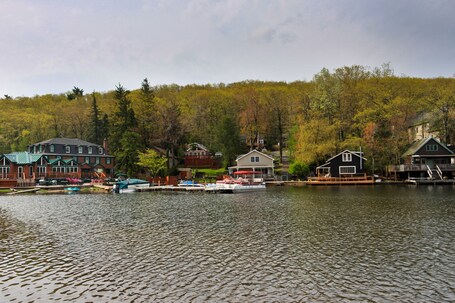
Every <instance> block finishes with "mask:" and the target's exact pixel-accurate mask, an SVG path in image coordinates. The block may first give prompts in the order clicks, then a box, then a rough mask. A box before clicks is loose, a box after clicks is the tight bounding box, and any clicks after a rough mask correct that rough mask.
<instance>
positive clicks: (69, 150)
mask: <svg viewBox="0 0 455 303" xmlns="http://www.w3.org/2000/svg"><path fill="white" fill-rule="evenodd" d="M65 152H66V153H67V154H69V153H70V152H71V146H69V145H67V146H65Z"/></svg>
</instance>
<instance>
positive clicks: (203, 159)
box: [184, 143, 221, 169]
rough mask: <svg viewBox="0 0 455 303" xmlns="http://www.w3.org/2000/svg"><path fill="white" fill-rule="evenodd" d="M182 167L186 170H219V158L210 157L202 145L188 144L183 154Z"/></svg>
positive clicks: (210, 154) (209, 153)
mask: <svg viewBox="0 0 455 303" xmlns="http://www.w3.org/2000/svg"><path fill="white" fill-rule="evenodd" d="M184 166H185V167H188V168H214V169H216V168H220V167H221V157H217V156H214V155H212V153H211V152H210V151H209V150H208V148H206V147H205V146H204V145H202V144H199V143H191V144H188V147H187V149H186V151H185V154H184Z"/></svg>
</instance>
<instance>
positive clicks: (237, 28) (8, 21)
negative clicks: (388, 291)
mask: <svg viewBox="0 0 455 303" xmlns="http://www.w3.org/2000/svg"><path fill="white" fill-rule="evenodd" d="M386 62H390V63H391V66H392V67H393V69H394V70H395V73H396V74H397V75H402V74H404V75H408V76H416V77H431V78H432V77H438V76H444V77H453V76H454V74H455V1H453V0H431V1H430V0H427V1H419V0H412V1H411V0H390V1H389V0H330V1H324V0H282V1H278V0H251V1H246V0H245V1H243V0H186V1H183V0H182V1H178V0H123V1H122V0H66V1H62V0H0V96H3V95H4V94H9V95H12V96H13V97H17V96H33V95H36V94H39V95H41V94H46V93H64V92H68V91H70V90H71V89H72V88H73V86H78V87H80V88H82V89H84V91H85V92H86V93H89V92H92V91H93V90H95V91H108V90H113V89H115V85H116V84H118V83H121V84H122V85H123V86H125V87H126V88H127V89H135V88H139V87H140V84H141V82H142V80H143V79H144V78H146V77H147V78H148V79H149V81H150V83H151V84H153V85H160V84H171V83H176V84H182V85H183V84H189V83H197V84H205V83H220V82H224V83H231V82H236V81H242V80H247V79H250V80H274V81H288V82H290V81H295V80H311V79H312V78H313V76H314V75H315V74H316V73H318V72H319V71H320V70H321V69H322V68H323V67H326V68H328V69H329V70H333V69H335V68H337V67H342V66H346V65H347V66H350V65H354V64H358V65H363V66H370V67H376V66H380V65H381V64H382V63H386Z"/></svg>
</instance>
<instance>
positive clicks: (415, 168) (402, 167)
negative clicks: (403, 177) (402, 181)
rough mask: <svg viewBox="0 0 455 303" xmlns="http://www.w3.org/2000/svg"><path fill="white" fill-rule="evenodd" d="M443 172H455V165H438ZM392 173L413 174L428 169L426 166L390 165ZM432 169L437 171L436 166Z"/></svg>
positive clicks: (431, 167)
mask: <svg viewBox="0 0 455 303" xmlns="http://www.w3.org/2000/svg"><path fill="white" fill-rule="evenodd" d="M438 166H439V168H440V169H441V171H455V164H438ZM388 168H389V171H390V172H413V171H427V169H428V167H427V165H426V164H420V165H416V164H411V165H409V164H401V165H389V167H388ZM430 169H436V165H432V166H430Z"/></svg>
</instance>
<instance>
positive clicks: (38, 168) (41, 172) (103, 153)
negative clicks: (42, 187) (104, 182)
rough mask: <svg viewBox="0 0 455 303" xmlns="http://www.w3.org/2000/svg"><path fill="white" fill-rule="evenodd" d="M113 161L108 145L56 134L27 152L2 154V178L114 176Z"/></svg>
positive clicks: (0, 161)
mask: <svg viewBox="0 0 455 303" xmlns="http://www.w3.org/2000/svg"><path fill="white" fill-rule="evenodd" d="M114 165H115V163H114V157H113V156H111V155H109V154H108V151H107V148H106V146H101V145H97V144H94V143H90V142H86V141H83V140H79V139H69V138H54V139H50V140H47V141H42V142H39V143H35V144H32V145H30V146H29V147H28V151H25V152H14V153H9V154H3V155H0V180H2V181H7V180H10V181H11V180H17V181H18V182H19V181H20V180H30V181H31V180H36V179H39V178H48V179H53V178H78V179H81V178H106V177H111V176H113V174H114Z"/></svg>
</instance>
